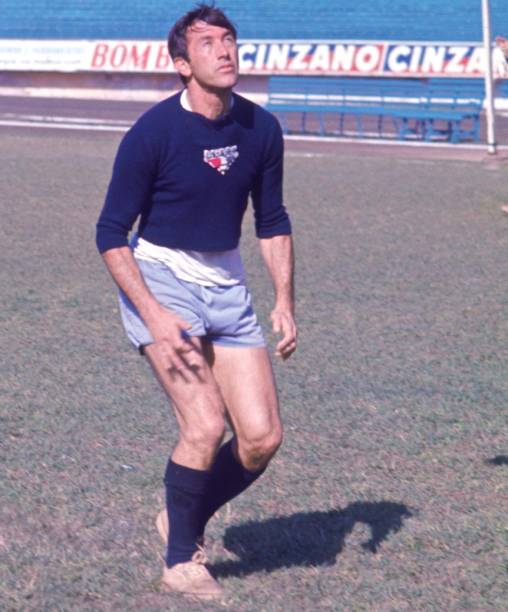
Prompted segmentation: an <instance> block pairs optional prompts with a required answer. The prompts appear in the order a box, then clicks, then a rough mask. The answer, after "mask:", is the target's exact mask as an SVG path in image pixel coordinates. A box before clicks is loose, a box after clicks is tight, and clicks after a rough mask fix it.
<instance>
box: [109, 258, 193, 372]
mask: <svg viewBox="0 0 508 612" xmlns="http://www.w3.org/2000/svg"><path fill="white" fill-rule="evenodd" d="M102 258H103V260H104V263H105V264H106V267H107V269H108V270H109V273H110V274H111V276H112V277H113V280H114V281H115V282H116V284H117V285H118V286H119V287H120V289H121V290H122V291H123V292H124V293H125V294H126V295H127V297H128V298H129V300H130V301H131V302H132V303H133V304H134V306H135V307H136V309H137V311H138V312H139V314H140V315H141V318H142V319H143V321H144V322H145V325H146V326H147V327H148V329H149V331H150V334H151V335H152V338H153V339H154V344H155V345H156V346H158V349H159V350H160V352H161V354H162V355H163V356H164V360H165V362H166V364H167V367H168V369H177V370H178V369H180V368H182V367H185V365H186V361H185V358H184V354H185V353H186V352H189V350H192V348H191V347H192V345H189V343H188V342H186V340H185V339H184V337H183V336H182V332H183V331H185V330H187V329H190V327H191V326H190V325H189V324H188V323H187V322H186V321H184V320H183V319H181V318H180V317H179V316H178V315H177V314H176V313H174V312H172V311H171V310H168V309H167V308H165V307H164V306H162V305H161V304H160V303H159V302H158V301H157V300H156V299H155V298H154V296H153V295H152V293H151V291H150V289H149V288H148V287H147V285H146V283H145V281H144V279H143V276H142V274H141V271H140V269H139V266H138V264H137V263H136V260H135V259H134V256H133V255H132V251H131V249H130V248H129V247H118V248H114V249H110V250H108V251H105V252H104V253H103V254H102Z"/></svg>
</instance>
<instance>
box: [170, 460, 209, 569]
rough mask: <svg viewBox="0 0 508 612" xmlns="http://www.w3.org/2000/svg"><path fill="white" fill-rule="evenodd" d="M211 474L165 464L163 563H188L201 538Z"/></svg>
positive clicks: (173, 464) (175, 464) (172, 463)
mask: <svg viewBox="0 0 508 612" xmlns="http://www.w3.org/2000/svg"><path fill="white" fill-rule="evenodd" d="M209 478H210V473H209V472H207V471H203V470H194V469H192V468H188V467H185V466H183V465H178V464H177V463H174V462H173V461H172V460H171V459H169V461H168V465H167V468H166V474H165V476H164V484H165V485H166V507H167V511H168V518H169V541H168V549H167V555H166V564H167V566H168V567H172V566H173V565H176V564H177V563H183V562H185V561H190V560H191V558H192V555H193V554H194V553H195V552H196V550H197V541H198V539H199V537H200V536H201V535H202V516H203V505H204V500H205V495H206V490H207V482H208V480H209Z"/></svg>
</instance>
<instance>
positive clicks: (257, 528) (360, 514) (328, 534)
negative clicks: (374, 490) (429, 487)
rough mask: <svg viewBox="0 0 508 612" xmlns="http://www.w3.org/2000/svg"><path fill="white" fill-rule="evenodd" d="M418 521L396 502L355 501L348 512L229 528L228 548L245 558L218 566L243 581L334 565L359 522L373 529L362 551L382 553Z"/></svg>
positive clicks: (219, 572)
mask: <svg viewBox="0 0 508 612" xmlns="http://www.w3.org/2000/svg"><path fill="white" fill-rule="evenodd" d="M411 516H413V514H412V513H411V512H410V511H409V509H408V508H407V506H405V505H404V504H398V503H394V502H388V501H382V502H355V503H354V504H350V505H349V506H347V508H345V509H344V510H329V511H327V512H299V513H297V514H293V515H291V516H283V517H278V518H273V519H269V520H267V521H260V522H249V523H245V524H243V525H235V526H233V527H229V528H228V529H227V530H226V533H225V535H224V546H225V548H226V549H227V550H229V551H231V552H233V553H234V554H236V555H237V556H238V557H239V560H228V561H222V562H219V563H216V564H214V566H213V573H214V574H215V575H217V576H219V577H227V576H241V575H245V574H251V573H254V572H259V571H267V572H270V571H273V570H275V569H278V568H282V567H292V566H303V567H310V566H317V565H334V564H335V560H336V559H335V558H336V556H337V555H338V554H339V553H340V552H341V551H342V549H343V548H344V541H345V538H346V536H347V535H348V534H350V533H351V532H352V530H353V528H354V526H355V525H356V524H357V523H364V524H366V525H368V526H369V527H370V536H371V537H370V539H369V540H368V541H366V542H364V543H363V544H362V547H363V548H364V549H366V550H368V551H370V552H372V553H376V552H377V550H378V549H379V546H380V544H381V542H383V540H386V538H387V537H388V536H389V534H390V533H396V532H397V531H399V530H400V529H401V528H402V526H403V521H404V519H407V518H409V517H411Z"/></svg>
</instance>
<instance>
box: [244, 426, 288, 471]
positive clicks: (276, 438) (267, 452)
mask: <svg viewBox="0 0 508 612" xmlns="http://www.w3.org/2000/svg"><path fill="white" fill-rule="evenodd" d="M281 444H282V428H281V427H280V426H276V427H272V428H270V429H265V430H258V431H257V432H249V434H247V435H244V436H242V437H239V439H238V446H239V453H240V459H241V460H242V462H243V463H246V464H247V465H245V467H246V468H247V469H249V468H250V469H252V468H255V469H257V468H261V467H264V466H265V465H266V464H267V463H268V461H270V459H271V458H272V457H273V456H274V455H275V453H276V452H277V450H278V449H279V447H280V445H281Z"/></svg>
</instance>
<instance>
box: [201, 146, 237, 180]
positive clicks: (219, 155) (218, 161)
mask: <svg viewBox="0 0 508 612" xmlns="http://www.w3.org/2000/svg"><path fill="white" fill-rule="evenodd" d="M239 155H240V153H239V152H238V147H237V145H232V146H231V147H222V148H220V149H205V150H204V151H203V161H204V162H205V164H208V165H209V166H211V167H212V168H215V170H217V172H220V173H221V174H222V175H224V174H226V172H227V171H228V170H229V169H230V168H231V166H232V165H233V163H234V161H235V160H236V158H237V157H238V156H239Z"/></svg>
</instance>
